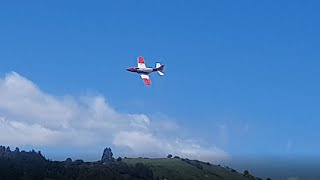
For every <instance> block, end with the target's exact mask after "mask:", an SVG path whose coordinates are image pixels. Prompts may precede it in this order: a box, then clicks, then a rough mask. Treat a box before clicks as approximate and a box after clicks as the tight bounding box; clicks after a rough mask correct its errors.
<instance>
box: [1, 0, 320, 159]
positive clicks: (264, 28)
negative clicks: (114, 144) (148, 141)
mask: <svg viewBox="0 0 320 180" xmlns="http://www.w3.org/2000/svg"><path fill="white" fill-rule="evenodd" d="M318 7H319V2H317V1H307V2H305V1H201V2H199V1H174V2H173V1H168V0H167V1H145V0H139V1H112V2H111V1H94V2H93V1H90V2H89V1H28V2H15V1H10V2H9V1H7V2H1V3H0V25H1V26H0V60H1V61H0V62H1V63H0V75H1V77H2V78H1V79H4V77H5V75H6V74H7V73H9V72H11V71H15V72H17V73H19V74H20V75H21V76H23V77H25V78H27V79H29V80H30V81H32V82H33V83H34V84H35V85H36V86H37V87H39V88H40V89H41V90H42V91H43V92H45V93H47V94H51V95H53V96H58V97H59V96H65V95H70V96H75V97H77V96H81V95H84V94H99V95H102V96H104V97H105V98H106V99H107V101H108V103H109V104H110V106H111V107H112V108H114V109H115V110H116V111H118V112H121V113H143V114H146V115H148V116H157V114H159V113H160V114H163V115H165V116H166V117H168V119H170V121H173V122H175V123H176V124H178V125H179V126H181V127H183V128H184V129H185V133H186V134H187V136H190V137H193V138H196V139H198V140H199V142H202V143H204V144H205V145H209V146H210V145H211V144H214V145H215V146H217V147H219V148H221V149H223V150H224V151H225V152H227V153H228V154H231V155H247V154H255V155H260V156H263V155H285V156H286V155H296V154H299V155H319V150H320V144H319V143H315V142H317V140H318V139H319V137H320V133H319V131H318V126H319V125H320V124H319V118H320V111H319V107H320V104H319V102H320V101H319V100H320V95H319V91H320V84H319V80H318V79H319V77H320V73H319V70H318V68H319V67H320V62H319V57H320V52H319V47H320V46H319V45H320V44H319V42H320V36H319V31H320V25H319V23H317V21H318V20H319V18H320V13H319V12H318V11H317V9H318ZM140 55H141V56H144V57H145V60H146V63H147V65H148V66H152V67H153V66H154V65H155V62H157V61H160V62H161V63H163V64H165V65H166V70H165V71H166V75H165V76H164V77H159V76H158V75H157V74H152V75H151V78H152V82H153V85H152V86H151V87H147V86H145V85H144V84H143V82H142V80H141V79H140V77H139V76H138V75H136V74H133V73H129V72H127V71H126V70H125V69H126V68H127V67H130V66H135V65H136V57H137V56H140ZM0 112H2V116H6V112H5V111H4V110H1V111H0ZM99 151H100V150H99Z"/></svg>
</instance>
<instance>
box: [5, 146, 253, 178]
mask: <svg viewBox="0 0 320 180" xmlns="http://www.w3.org/2000/svg"><path fill="white" fill-rule="evenodd" d="M0 179H1V180H21V179H33V180H55V179H59V180H91V179H94V180H105V179H113V180H211V179H212V180H252V179H258V178H255V177H253V176H251V175H250V174H249V172H247V173H245V174H242V173H238V172H236V171H235V170H234V169H230V168H228V167H221V166H219V165H213V164H210V163H208V162H201V161H198V160H189V159H187V158H179V157H175V158H124V159H122V158H120V157H119V158H117V159H115V158H113V153H112V152H111V149H110V148H106V149H105V150H104V152H103V156H102V158H101V160H99V161H94V162H85V161H83V160H81V159H77V160H75V161H73V160H72V159H71V158H67V159H66V160H65V161H52V160H49V159H46V158H45V157H44V156H43V155H42V154H41V151H38V152H36V151H35V150H31V151H28V152H27V151H24V150H22V151H20V150H19V148H16V149H15V150H14V151H11V150H10V148H9V147H5V146H0Z"/></svg>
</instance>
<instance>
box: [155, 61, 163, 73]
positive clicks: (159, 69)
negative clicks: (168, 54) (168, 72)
mask: <svg viewBox="0 0 320 180" xmlns="http://www.w3.org/2000/svg"><path fill="white" fill-rule="evenodd" d="M156 70H157V72H158V74H159V75H160V76H163V75H164V72H163V70H164V65H161V64H160V63H159V62H157V63H156Z"/></svg>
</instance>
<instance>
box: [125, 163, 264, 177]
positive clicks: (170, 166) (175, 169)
mask: <svg viewBox="0 0 320 180" xmlns="http://www.w3.org/2000/svg"><path fill="white" fill-rule="evenodd" d="M122 161H123V162H125V163H127V164H131V165H134V164H136V163H143V164H145V165H146V166H148V167H150V168H151V169H152V171H153V177H154V179H159V180H163V179H168V180H171V179H175V180H208V179H214V180H215V179H216V180H220V179H221V180H252V179H258V178H255V177H253V176H251V175H244V174H241V173H238V172H236V171H235V170H234V169H230V168H226V167H221V166H219V165H213V164H210V163H205V162H201V161H197V160H189V159H178V158H156V159H149V158H125V159H123V160H122Z"/></svg>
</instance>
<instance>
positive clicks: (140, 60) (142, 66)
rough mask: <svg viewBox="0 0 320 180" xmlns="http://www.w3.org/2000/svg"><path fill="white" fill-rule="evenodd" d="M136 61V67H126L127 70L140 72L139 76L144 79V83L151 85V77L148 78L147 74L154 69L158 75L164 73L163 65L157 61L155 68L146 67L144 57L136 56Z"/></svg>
mask: <svg viewBox="0 0 320 180" xmlns="http://www.w3.org/2000/svg"><path fill="white" fill-rule="evenodd" d="M137 63H138V66H137V67H130V68H127V71H130V72H135V73H138V74H140V77H141V78H142V79H143V81H144V83H145V84H146V85H151V79H150V76H149V74H150V73H152V72H155V71H156V72H158V74H159V75H160V76H163V75H164V72H163V70H164V65H161V64H160V63H159V62H157V63H156V67H155V68H150V67H146V64H145V61H144V58H143V57H142V56H139V57H138V58H137Z"/></svg>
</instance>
